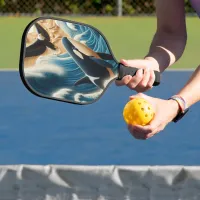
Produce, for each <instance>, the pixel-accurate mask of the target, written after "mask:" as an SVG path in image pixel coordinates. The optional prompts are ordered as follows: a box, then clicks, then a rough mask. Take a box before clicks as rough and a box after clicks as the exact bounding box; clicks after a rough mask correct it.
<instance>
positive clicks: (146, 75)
mask: <svg viewBox="0 0 200 200" xmlns="http://www.w3.org/2000/svg"><path fill="white" fill-rule="evenodd" d="M149 79H150V70H149V68H145V69H144V75H143V79H142V81H141V82H140V83H139V84H138V87H141V88H146V86H147V84H148V82H149Z"/></svg>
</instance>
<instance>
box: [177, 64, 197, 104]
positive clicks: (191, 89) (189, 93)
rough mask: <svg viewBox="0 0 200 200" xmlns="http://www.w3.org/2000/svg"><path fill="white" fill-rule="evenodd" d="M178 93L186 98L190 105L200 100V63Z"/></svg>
mask: <svg viewBox="0 0 200 200" xmlns="http://www.w3.org/2000/svg"><path fill="white" fill-rule="evenodd" d="M178 95H180V96H182V97H183V98H184V99H185V101H186V102H187V105H188V106H191V105H193V104H195V103H197V102H198V101H200V65H199V67H197V69H196V70H195V72H194V73H193V74H192V76H191V78H190V79H189V81H188V82H187V83H186V85H185V86H184V87H183V89H181V90H180V92H179V93H178Z"/></svg>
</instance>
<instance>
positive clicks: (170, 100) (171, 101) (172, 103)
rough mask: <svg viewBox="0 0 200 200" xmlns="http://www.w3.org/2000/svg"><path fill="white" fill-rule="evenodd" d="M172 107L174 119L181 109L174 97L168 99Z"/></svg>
mask: <svg viewBox="0 0 200 200" xmlns="http://www.w3.org/2000/svg"><path fill="white" fill-rule="evenodd" d="M168 102H169V104H170V106H171V108H173V111H174V114H173V116H172V120H173V119H174V118H175V117H176V116H177V115H178V113H179V112H180V111H181V109H180V106H179V104H178V102H177V101H175V100H173V99H169V100H168Z"/></svg>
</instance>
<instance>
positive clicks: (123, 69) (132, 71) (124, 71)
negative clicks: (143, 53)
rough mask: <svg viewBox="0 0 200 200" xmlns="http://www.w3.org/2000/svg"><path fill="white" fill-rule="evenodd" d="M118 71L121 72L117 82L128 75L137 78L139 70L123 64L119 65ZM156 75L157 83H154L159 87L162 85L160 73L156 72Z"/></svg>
mask: <svg viewBox="0 0 200 200" xmlns="http://www.w3.org/2000/svg"><path fill="white" fill-rule="evenodd" d="M118 70H119V75H118V78H117V80H121V79H122V78H123V77H124V76H126V75H131V76H135V74H136V72H137V70H138V68H135V67H126V66H124V65H123V64H121V63H119V67H118ZM154 74H155V81H154V84H153V86H158V85H159V84H160V72H158V71H154Z"/></svg>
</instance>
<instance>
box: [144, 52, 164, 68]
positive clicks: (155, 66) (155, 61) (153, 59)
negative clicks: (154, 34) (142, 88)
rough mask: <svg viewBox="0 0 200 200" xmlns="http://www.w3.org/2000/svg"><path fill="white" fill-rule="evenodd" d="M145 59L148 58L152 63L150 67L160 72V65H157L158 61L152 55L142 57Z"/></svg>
mask: <svg viewBox="0 0 200 200" xmlns="http://www.w3.org/2000/svg"><path fill="white" fill-rule="evenodd" d="M144 59H145V60H148V61H150V62H151V63H152V68H153V69H154V70H156V71H158V72H160V67H159V63H158V61H157V60H156V59H155V58H154V57H151V56H147V57H145V58H144Z"/></svg>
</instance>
